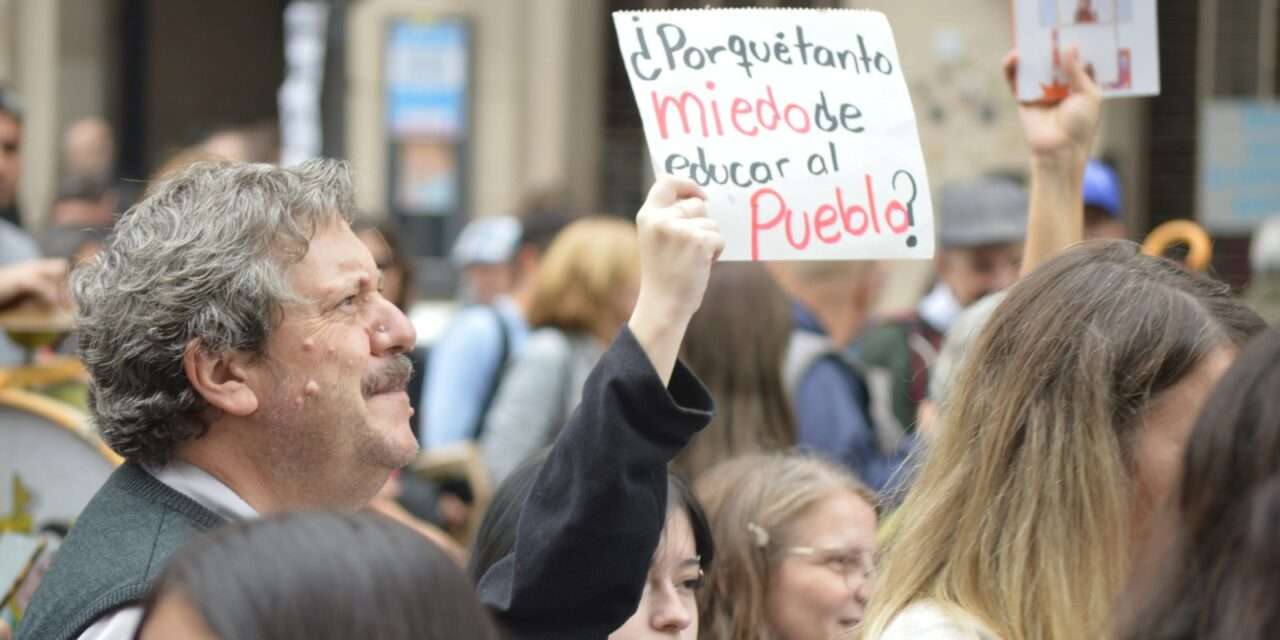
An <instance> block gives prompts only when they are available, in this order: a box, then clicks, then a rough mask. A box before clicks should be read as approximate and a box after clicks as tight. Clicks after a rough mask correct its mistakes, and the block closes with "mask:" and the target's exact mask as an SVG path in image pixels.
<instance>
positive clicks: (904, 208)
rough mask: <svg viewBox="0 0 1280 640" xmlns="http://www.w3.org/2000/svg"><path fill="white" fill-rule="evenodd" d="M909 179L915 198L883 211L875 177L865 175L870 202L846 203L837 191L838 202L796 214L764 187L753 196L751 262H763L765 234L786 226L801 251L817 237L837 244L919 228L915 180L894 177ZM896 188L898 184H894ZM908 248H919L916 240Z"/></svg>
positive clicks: (842, 192)
mask: <svg viewBox="0 0 1280 640" xmlns="http://www.w3.org/2000/svg"><path fill="white" fill-rule="evenodd" d="M899 176H905V177H906V178H907V179H908V180H909V184H910V186H911V197H910V198H908V199H907V200H906V201H905V202H904V201H902V200H899V199H891V200H889V202H888V203H887V204H885V205H884V208H883V209H877V208H876V195H875V188H874V185H873V184H872V179H871V174H869V173H868V174H865V183H866V189H867V190H866V200H865V201H859V200H846V199H845V197H846V195H849V196H853V195H854V194H852V193H847V192H846V191H845V190H844V189H842V188H840V187H836V188H835V193H834V196H835V198H834V201H833V202H824V203H823V204H821V205H820V206H818V207H817V208H816V209H814V210H813V211H812V212H809V211H803V210H802V211H796V210H795V209H792V208H790V207H788V206H787V201H786V199H785V198H783V196H782V194H780V193H778V192H777V191H776V190H774V189H772V188H768V187H766V188H762V189H758V190H756V191H755V192H754V193H752V194H751V259H752V260H759V259H760V237H761V234H762V233H764V232H766V231H770V230H772V229H775V228H777V227H779V226H781V227H782V231H783V233H784V234H785V235H786V239H787V244H789V245H791V247H792V248H793V249H796V250H797V251H803V250H804V249H806V248H807V247H808V246H809V244H810V242H812V240H813V239H814V238H817V239H818V241H819V242H822V243H824V244H836V243H838V242H840V241H841V240H842V239H844V238H845V237H846V236H853V237H855V238H857V237H862V236H865V235H867V234H874V235H884V234H886V233H891V234H893V235H897V236H900V235H903V234H905V233H907V232H908V231H909V230H910V229H911V227H913V226H914V225H915V218H914V213H913V210H912V208H913V205H914V202H915V197H916V187H915V178H914V177H912V176H911V174H910V173H908V172H906V171H898V172H897V173H895V174H894V178H893V183H896V182H897V179H898V177H899ZM894 186H896V185H894ZM906 241H907V246H908V247H914V246H916V242H917V241H916V237H915V236H914V235H909V236H907V239H906Z"/></svg>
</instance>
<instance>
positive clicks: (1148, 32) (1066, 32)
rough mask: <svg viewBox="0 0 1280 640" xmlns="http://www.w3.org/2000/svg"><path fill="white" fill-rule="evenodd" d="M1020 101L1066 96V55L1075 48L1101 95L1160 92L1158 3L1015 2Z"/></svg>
mask: <svg viewBox="0 0 1280 640" xmlns="http://www.w3.org/2000/svg"><path fill="white" fill-rule="evenodd" d="M1013 12H1014V32H1015V36H1016V38H1015V39H1016V40H1017V46H1018V58H1019V59H1018V99H1019V100H1022V101H1024V102H1033V101H1039V100H1049V101H1056V100H1060V99H1062V98H1065V97H1066V95H1067V78H1066V74H1065V71H1064V70H1063V68H1062V64H1063V61H1064V59H1065V55H1066V52H1067V51H1068V50H1069V49H1070V48H1071V47H1079V49H1080V57H1081V59H1082V60H1083V61H1084V62H1085V64H1088V65H1090V66H1092V67H1093V77H1094V79H1095V80H1097V82H1098V87H1099V88H1101V89H1102V95H1103V97H1124V96H1152V95H1156V94H1158V93H1160V52H1159V49H1158V48H1157V46H1156V0H1014V8H1013Z"/></svg>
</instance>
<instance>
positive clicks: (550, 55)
mask: <svg viewBox="0 0 1280 640" xmlns="http://www.w3.org/2000/svg"><path fill="white" fill-rule="evenodd" d="M603 6H604V5H603V2H602V0H539V2H537V3H536V4H535V3H530V2H525V1H523V0H486V1H485V2H468V1H466V0H365V1H364V2H360V3H357V4H354V5H353V6H352V8H351V14H350V22H349V30H348V34H349V42H350V46H349V48H348V51H349V54H348V69H347V78H348V128H347V150H348V155H349V157H350V159H351V161H352V163H353V164H354V166H355V168H356V170H357V181H358V184H357V192H358V194H359V198H360V204H361V205H362V206H363V207H365V208H368V209H370V210H374V211H378V210H383V209H384V207H383V203H384V202H385V198H386V175H387V174H386V172H387V166H386V160H387V159H386V151H385V140H386V136H385V123H384V121H383V111H382V104H381V95H382V92H383V83H382V80H383V79H382V50H381V43H382V40H383V29H384V27H385V21H386V18H387V16H389V15H393V14H403V13H410V14H411V13H415V12H427V13H430V12H436V13H441V14H447V15H462V16H466V17H468V18H470V19H471V21H472V26H473V28H474V36H475V37H474V43H475V50H474V52H473V53H474V58H473V61H472V69H473V70H474V76H473V79H472V82H473V85H472V86H473V88H474V93H473V96H472V118H473V119H472V134H473V139H472V141H471V147H470V148H471V152H472V155H471V159H470V161H471V166H470V167H469V169H470V171H469V174H470V178H469V180H470V184H469V185H468V186H469V191H470V194H471V205H472V206H471V211H470V212H469V213H471V214H472V215H488V214H494V213H505V212H512V211H515V210H516V209H517V207H518V206H519V205H520V201H521V199H522V198H523V197H524V196H525V194H527V193H529V192H530V191H531V190H534V189H540V188H544V187H548V186H563V187H565V188H566V189H567V191H568V193H569V196H570V198H571V201H572V203H573V204H574V205H576V206H579V207H590V206H592V205H593V204H594V202H595V199H596V189H597V188H598V184H597V183H598V182H599V175H600V172H599V168H598V166H597V165H598V157H599V138H600V136H599V133H598V132H599V126H600V125H599V118H600V113H599V103H600V100H599V96H600V69H599V66H598V65H599V58H598V57H599V55H600V51H601V48H602V44H601V43H602V41H603V40H602V39H603V37H604V33H603V32H602V29H603V25H604V24H605V23H604V21H603V18H602V16H601V12H602V11H603Z"/></svg>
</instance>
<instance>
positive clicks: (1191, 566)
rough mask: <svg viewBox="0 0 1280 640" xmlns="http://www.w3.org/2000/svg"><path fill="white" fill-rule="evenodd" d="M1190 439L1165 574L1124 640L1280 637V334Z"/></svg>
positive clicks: (1237, 374) (1260, 341)
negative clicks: (1278, 634)
mask: <svg viewBox="0 0 1280 640" xmlns="http://www.w3.org/2000/svg"><path fill="white" fill-rule="evenodd" d="M1241 353H1242V355H1241V356H1240V358H1239V359H1238V360H1237V361H1236V363H1235V365H1234V366H1232V368H1231V369H1230V370H1229V371H1227V373H1226V375H1224V376H1223V378H1222V381H1221V382H1220V383H1219V384H1218V386H1217V389H1216V390H1215V391H1214V394H1213V396H1212V397H1211V398H1210V399H1209V401H1208V402H1206V403H1205V406H1204V410H1203V411H1201V413H1200V417H1199V420H1198V421H1197V422H1196V425H1195V427H1194V429H1193V431H1192V432H1191V439H1190V441H1189V443H1188V445H1187V453H1186V457H1185V459H1184V471H1183V476H1182V483H1181V487H1180V492H1179V494H1178V502H1177V504H1176V506H1175V507H1173V510H1176V513H1173V514H1170V515H1171V516H1172V519H1173V520H1174V522H1173V523H1172V526H1170V527H1167V528H1166V529H1167V530H1171V531H1174V532H1176V533H1175V534H1174V539H1173V540H1172V544H1173V547H1172V548H1173V552H1172V553H1171V554H1168V555H1167V556H1166V557H1167V558H1168V559H1169V560H1170V562H1169V564H1168V566H1167V568H1166V570H1165V573H1164V575H1160V576H1156V577H1157V578H1158V580H1156V581H1153V582H1152V583H1151V584H1150V585H1145V586H1147V587H1149V588H1139V589H1138V590H1137V591H1138V592H1139V595H1135V596H1133V597H1132V598H1131V600H1132V601H1133V602H1134V603H1135V604H1138V605H1139V606H1138V609H1139V611H1138V612H1137V614H1136V615H1133V616H1131V618H1130V619H1129V620H1127V623H1126V624H1124V625H1123V626H1124V627H1125V629H1126V630H1125V631H1123V632H1121V633H1120V634H1119V636H1118V637H1120V638H1122V639H1124V640H1139V639H1143V640H1192V639H1196V640H1261V639H1262V638H1272V637H1275V633H1276V629H1277V628H1280V599H1277V597H1276V594H1277V593H1280V550H1278V549H1280V548H1278V547H1277V546H1276V540H1277V539H1280V332H1277V331H1275V330H1272V331H1269V332H1267V333H1265V334H1263V335H1262V336H1261V337H1259V338H1257V339H1255V340H1254V341H1253V342H1251V343H1249V344H1248V345H1247V346H1246V347H1245V348H1244V349H1243V350H1242V352H1241Z"/></svg>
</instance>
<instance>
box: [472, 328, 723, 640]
mask: <svg viewBox="0 0 1280 640" xmlns="http://www.w3.org/2000/svg"><path fill="white" fill-rule="evenodd" d="M711 414H712V402H711V395H710V394H709V393H708V392H707V390H706V388H705V387H703V386H702V383H701V382H699V381H698V379H697V378H696V377H695V376H694V375H693V374H692V373H691V372H690V371H689V370H688V369H687V368H685V366H684V365H683V364H680V363H677V364H676V368H675V372H674V373H673V375H672V376H671V384H670V385H669V386H668V387H665V388H664V387H663V386H662V380H661V379H659V378H658V374H657V372H656V371H654V369H653V365H652V364H650V362H649V359H648V357H647V356H645V353H644V351H643V349H641V347H640V344H639V343H638V342H636V339H635V336H634V335H632V334H631V332H630V330H628V329H626V328H623V330H622V333H621V334H619V336H618V338H617V339H616V340H614V342H613V345H612V346H611V347H610V348H609V350H608V351H606V352H605V354H604V356H603V357H601V359H600V362H599V363H598V364H596V366H595V368H594V369H593V370H592V372H591V375H590V376H589V377H588V378H587V382H586V385H585V386H584V387H583V394H582V403H581V404H580V405H579V406H578V408H577V409H576V410H575V411H574V413H573V415H572V416H571V417H570V418H569V423H568V424H567V425H566V426H565V428H564V429H563V430H562V431H561V432H560V435H559V437H558V438H556V441H555V444H554V445H552V448H551V451H550V454H549V456H548V458H547V461H546V463H545V464H544V465H543V467H542V470H541V471H540V472H539V473H538V476H537V478H536V479H535V480H534V484H533V487H532V489H531V491H530V494H529V498H528V500H527V501H526V502H525V504H524V508H523V510H522V511H521V513H520V519H519V524H518V525H517V531H516V543H515V547H514V549H513V551H512V552H511V554H509V555H507V556H506V557H504V558H502V559H501V560H499V561H498V562H497V563H495V564H494V565H493V566H492V567H491V568H490V569H489V571H488V572H486V573H485V574H484V576H483V577H482V578H481V580H480V584H479V591H480V597H481V599H482V600H483V601H484V603H485V604H486V605H487V606H488V607H489V608H490V610H491V611H492V612H493V613H494V615H495V617H496V618H497V619H498V621H499V622H501V623H502V624H503V625H504V626H505V627H506V628H507V630H508V631H509V632H510V636H511V637H512V638H513V639H519V640H533V639H541V638H548V639H550V638H555V639H557V640H565V639H576V638H583V639H591V640H597V639H598V640H603V639H604V638H605V637H607V636H608V635H609V633H611V632H613V631H614V630H616V629H617V628H618V627H621V626H622V624H623V623H625V622H626V621H627V619H628V618H630V617H631V615H632V614H633V613H634V612H635V610H636V607H637V606H639V603H640V596H641V594H642V593H643V591H644V584H645V579H646V575H647V573H648V571H649V564H650V562H651V560H652V557H653V553H654V550H655V549H656V548H657V546H658V541H659V538H660V537H661V535H662V528H663V526H664V524H665V522H666V502H667V463H669V462H670V461H671V459H672V458H674V457H675V456H676V454H677V453H679V452H680V450H681V449H682V448H684V446H685V444H687V443H688V442H689V439H690V438H692V437H693V435H694V434H695V433H697V432H698V431H699V430H700V429H702V428H703V427H705V426H706V425H707V423H708V422H710V421H711Z"/></svg>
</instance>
